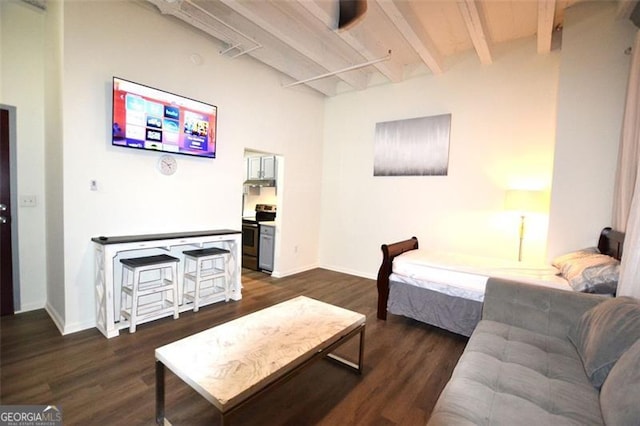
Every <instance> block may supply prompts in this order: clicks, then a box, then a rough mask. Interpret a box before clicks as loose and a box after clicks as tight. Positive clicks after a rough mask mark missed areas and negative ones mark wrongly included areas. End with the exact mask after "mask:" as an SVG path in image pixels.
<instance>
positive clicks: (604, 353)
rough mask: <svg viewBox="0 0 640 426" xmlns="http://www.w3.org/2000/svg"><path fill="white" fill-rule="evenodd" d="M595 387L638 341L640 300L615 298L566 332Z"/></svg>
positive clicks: (588, 312) (600, 383) (592, 309)
mask: <svg viewBox="0 0 640 426" xmlns="http://www.w3.org/2000/svg"><path fill="white" fill-rule="evenodd" d="M568 338H569V340H570V341H571V342H572V343H573V345H574V346H575V347H576V350H577V351H578V354H579V355H580V358H581V359H582V364H583V366H584V370H585V372H586V373H587V376H588V377H589V380H591V383H592V384H593V386H595V387H596V388H598V389H599V388H600V387H601V386H602V384H603V383H604V381H605V379H606V378H607V375H608V374H609V371H610V370H611V368H612V367H613V365H614V364H615V363H616V361H617V360H618V358H620V356H621V355H622V354H623V353H624V352H625V351H626V350H627V349H629V348H630V347H631V345H633V344H634V343H635V342H636V341H637V340H638V339H640V300H637V299H634V298H632V297H615V298H612V299H609V300H606V301H604V302H602V303H600V304H598V305H596V306H594V307H593V308H591V309H589V310H588V311H586V312H585V313H584V314H583V315H582V317H580V320H579V321H578V322H577V323H576V324H574V325H573V326H572V327H571V328H570V329H569V332H568Z"/></svg>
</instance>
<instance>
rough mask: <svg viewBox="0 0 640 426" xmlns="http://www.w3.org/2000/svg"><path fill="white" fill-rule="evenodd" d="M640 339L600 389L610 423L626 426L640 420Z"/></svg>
mask: <svg viewBox="0 0 640 426" xmlns="http://www.w3.org/2000/svg"><path fill="white" fill-rule="evenodd" d="M638 395H640V340H638V341H637V342H636V343H634V344H633V346H631V348H629V349H628V350H627V351H626V352H625V353H623V354H622V356H621V357H620V359H618V362H616V364H615V365H614V366H613V368H612V369H611V371H610V372H609V375H608V376H607V380H605V382H604V385H602V390H601V391H600V406H601V410H602V417H604V420H605V422H606V423H607V425H611V426H623V425H633V424H638V422H639V421H640V404H638Z"/></svg>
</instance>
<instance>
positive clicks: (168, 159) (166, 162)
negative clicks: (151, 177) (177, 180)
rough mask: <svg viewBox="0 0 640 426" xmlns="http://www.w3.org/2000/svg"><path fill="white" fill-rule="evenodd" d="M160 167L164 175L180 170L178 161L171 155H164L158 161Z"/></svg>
mask: <svg viewBox="0 0 640 426" xmlns="http://www.w3.org/2000/svg"><path fill="white" fill-rule="evenodd" d="M158 169H159V170H160V173H162V174H163V175H167V176H168V175H172V174H174V173H175V172H176V170H178V162H177V161H176V159H175V158H173V157H172V156H170V155H163V156H162V157H160V160H159V161H158Z"/></svg>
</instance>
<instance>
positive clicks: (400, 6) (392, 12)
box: [376, 0, 443, 74]
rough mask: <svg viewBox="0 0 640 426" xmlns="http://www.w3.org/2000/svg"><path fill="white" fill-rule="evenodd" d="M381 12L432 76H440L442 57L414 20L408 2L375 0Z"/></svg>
mask: <svg viewBox="0 0 640 426" xmlns="http://www.w3.org/2000/svg"><path fill="white" fill-rule="evenodd" d="M376 1H377V2H378V5H380V8H381V9H382V11H383V12H384V13H385V14H386V15H387V17H388V18H389V20H390V21H391V22H392V23H393V25H395V27H396V28H397V29H398V31H400V34H402V36H403V37H404V38H405V39H406V40H407V42H409V44H410V45H411V47H412V48H413V49H414V50H415V51H416V53H417V54H418V56H420V59H422V61H423V62H424V63H425V65H426V66H427V67H429V69H430V70H431V72H432V73H433V74H441V73H442V71H443V67H442V57H441V55H440V52H438V49H437V48H436V45H435V43H434V42H433V40H432V39H431V37H430V36H429V34H427V32H426V31H425V30H424V28H423V27H422V25H421V24H420V23H419V22H417V20H416V19H415V14H414V13H413V11H412V10H411V9H410V6H409V4H408V2H404V1H403V2H395V1H393V0H376Z"/></svg>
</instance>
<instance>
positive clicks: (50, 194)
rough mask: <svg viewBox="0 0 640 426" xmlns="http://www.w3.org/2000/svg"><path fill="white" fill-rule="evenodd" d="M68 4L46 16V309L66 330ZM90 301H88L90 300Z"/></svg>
mask: <svg viewBox="0 0 640 426" xmlns="http://www.w3.org/2000/svg"><path fill="white" fill-rule="evenodd" d="M63 33H64V3H63V2H61V1H58V2H48V3H47V13H46V19H45V99H44V104H45V141H44V152H45V158H46V162H45V191H46V230H47V232H46V234H47V239H46V247H47V262H46V271H47V304H46V309H47V312H49V315H50V316H51V318H52V319H53V320H54V322H55V323H56V326H57V327H58V329H60V331H61V332H63V333H64V331H65V323H66V320H65V318H66V303H67V302H66V299H67V295H68V294H69V293H68V291H67V289H66V281H65V275H64V267H65V250H64V242H65V234H64V185H63V168H64V158H63V154H64V138H63V126H64V121H63V117H64V104H63V98H62V93H63V91H64V85H63V80H62V74H63V68H64V63H63V49H64V46H63V36H64V34H63ZM89 302H90V301H89V300H87V301H85V303H89Z"/></svg>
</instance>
